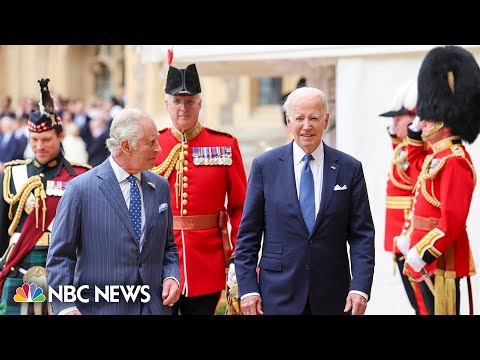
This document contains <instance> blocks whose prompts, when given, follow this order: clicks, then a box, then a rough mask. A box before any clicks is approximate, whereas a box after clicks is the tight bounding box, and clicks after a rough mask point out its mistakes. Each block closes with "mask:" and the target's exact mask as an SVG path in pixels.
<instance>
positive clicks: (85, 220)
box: [47, 159, 180, 315]
mask: <svg viewBox="0 0 480 360" xmlns="http://www.w3.org/2000/svg"><path fill="white" fill-rule="evenodd" d="M141 178H142V181H141V184H142V185H141V186H142V193H143V203H142V204H143V206H144V209H145V217H146V219H145V227H146V228H145V237H144V243H143V247H142V250H141V251H140V246H139V244H138V242H137V240H136V239H135V232H134V229H133V224H132V221H131V219H130V217H129V215H128V209H127V205H126V203H125V200H124V198H123V195H122V192H121V190H120V186H119V184H118V182H117V179H116V177H115V174H114V172H113V169H112V167H111V165H110V163H109V161H108V159H107V160H106V161H104V162H103V163H102V164H101V165H99V166H97V167H95V168H93V169H92V170H90V171H88V172H86V173H85V174H82V175H80V176H78V177H76V178H75V179H73V180H71V181H70V182H69V184H68V186H67V189H66V191H65V193H64V195H63V197H62V199H61V200H60V203H59V205H58V208H57V215H56V219H55V223H54V226H53V229H52V240H51V243H50V248H49V252H48V257H47V280H48V283H49V285H50V286H51V287H52V288H53V289H55V290H56V291H58V289H59V286H60V285H74V286H75V287H76V288H77V289H78V287H80V286H81V285H88V290H83V291H82V293H81V294H82V296H83V297H84V298H88V299H89V302H88V303H82V302H80V301H78V299H77V301H76V302H75V303H74V304H72V303H66V302H61V301H59V300H57V299H56V298H55V297H54V298H53V299H52V305H53V311H54V313H55V314H56V313H58V312H59V311H61V310H62V309H65V308H68V307H71V306H77V308H78V309H79V310H80V312H81V313H82V314H86V315H103V314H106V315H111V314H119V315H120V314H122V315H123V314H126V315H127V314H128V315H138V314H140V313H141V311H142V310H141V307H142V303H141V301H140V299H141V297H142V296H141V294H139V296H138V297H137V300H136V301H135V302H132V301H131V300H130V301H128V302H127V301H125V300H124V298H123V296H122V294H121V293H120V296H119V302H106V301H101V302H95V297H94V291H95V286H97V287H98V288H99V289H102V291H103V290H104V289H105V286H106V285H149V287H150V288H149V294H150V301H149V303H148V304H147V305H148V306H150V310H151V313H152V314H156V315H159V314H171V309H170V307H168V306H164V305H163V304H162V298H161V294H162V283H163V280H164V279H165V278H166V277H171V276H173V277H175V278H176V279H178V280H179V279H180V269H179V263H178V250H177V247H176V245H175V242H174V237H173V217H172V210H171V205H170V204H171V203H170V189H169V185H168V182H167V181H166V180H165V179H164V178H163V177H160V176H158V175H155V174H154V173H152V172H149V171H145V172H142V175H141ZM148 182H150V183H153V184H155V188H154V187H152V186H150V185H148ZM165 203H166V204H168V206H167V208H166V209H165V210H162V211H160V208H162V209H163V208H165V206H162V207H161V205H162V204H165ZM143 298H145V297H144V296H143ZM143 306H145V304H143Z"/></svg>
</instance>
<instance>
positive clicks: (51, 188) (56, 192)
mask: <svg viewBox="0 0 480 360" xmlns="http://www.w3.org/2000/svg"><path fill="white" fill-rule="evenodd" d="M67 183H68V181H56V180H47V188H46V189H45V192H46V194H47V195H48V196H63V193H64V192H65V189H66V187H67Z"/></svg>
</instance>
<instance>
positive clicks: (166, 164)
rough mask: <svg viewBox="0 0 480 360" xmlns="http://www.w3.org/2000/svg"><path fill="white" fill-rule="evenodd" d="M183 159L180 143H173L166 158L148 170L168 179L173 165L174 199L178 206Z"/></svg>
mask: <svg viewBox="0 0 480 360" xmlns="http://www.w3.org/2000/svg"><path fill="white" fill-rule="evenodd" d="M184 159H185V154H184V153H183V151H182V144H181V143H180V144H177V145H175V146H174V147H173V148H172V150H171V151H170V154H168V156H167V158H166V159H165V160H164V161H163V162H162V163H161V164H160V165H158V166H155V167H153V168H152V169H150V171H152V172H154V173H155V174H157V175H161V174H162V173H164V174H163V177H164V178H165V179H167V180H168V178H169V177H170V174H171V173H172V171H173V168H174V167H175V170H177V177H176V180H175V201H176V205H177V208H178V197H179V196H180V182H181V181H182V179H183V161H184Z"/></svg>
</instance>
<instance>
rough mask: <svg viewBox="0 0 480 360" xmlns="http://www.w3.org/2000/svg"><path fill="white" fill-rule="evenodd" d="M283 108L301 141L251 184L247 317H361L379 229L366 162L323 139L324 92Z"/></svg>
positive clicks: (244, 280)
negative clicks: (366, 174) (366, 175)
mask: <svg viewBox="0 0 480 360" xmlns="http://www.w3.org/2000/svg"><path fill="white" fill-rule="evenodd" d="M284 110H285V112H286V114H287V123H288V127H289V129H290V130H291V132H292V134H293V135H294V140H293V141H292V142H291V143H289V144H287V145H284V146H281V147H278V148H276V149H273V150H270V151H267V152H265V153H264V154H262V155H260V156H259V157H257V158H255V159H254V161H253V164H252V168H251V171H250V176H249V179H248V188H247V196H246V199H245V207H244V212H243V216H242V220H241V223H240V228H239V231H238V238H237V245H236V249H235V273H236V279H237V282H238V290H239V297H240V299H241V307H242V311H243V313H244V314H245V315H261V314H267V315H301V314H305V315H311V314H313V315H317V314H336V315H339V314H352V315H363V314H364V313H365V310H366V308H367V301H368V300H369V298H370V291H371V287H372V281H373V273H374V263H375V244H374V238H375V229H374V225H373V220H372V215H371V211H370V205H369V201H368V194H367V187H366V184H365V178H364V175H363V170H362V164H361V163H360V161H358V160H356V159H355V158H353V157H352V156H350V155H347V154H345V153H343V152H341V151H338V150H335V149H333V148H331V147H329V146H327V145H326V144H325V143H324V142H323V141H322V137H323V133H324V131H325V129H326V128H327V126H328V122H329V116H330V114H329V111H328V102H327V99H326V96H325V94H324V92H322V91H321V90H319V89H316V88H310V87H303V88H299V89H296V90H294V91H293V92H292V93H291V94H290V95H289V96H288V97H287V100H286V101H285V104H284ZM262 241H263V247H262V255H261V258H260V262H259V263H258V254H259V251H260V247H261V245H262ZM348 247H349V251H348ZM257 263H258V267H259V268H260V271H259V273H258V274H257V271H256V270H257ZM350 269H351V271H352V273H350Z"/></svg>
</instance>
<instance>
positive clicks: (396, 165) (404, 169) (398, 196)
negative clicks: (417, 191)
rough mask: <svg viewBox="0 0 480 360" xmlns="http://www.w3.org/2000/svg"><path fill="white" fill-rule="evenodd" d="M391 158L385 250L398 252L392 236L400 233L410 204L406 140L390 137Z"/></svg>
mask: <svg viewBox="0 0 480 360" xmlns="http://www.w3.org/2000/svg"><path fill="white" fill-rule="evenodd" d="M392 145H393V149H394V150H393V158H392V161H391V165H390V171H389V172H388V180H387V198H386V212H385V241H384V248H385V250H386V251H392V252H394V253H396V254H400V253H401V252H400V250H398V249H397V248H396V247H395V248H394V245H393V238H394V237H395V236H398V234H400V231H401V230H402V226H403V224H404V223H405V220H406V219H407V215H408V212H409V210H410V207H411V205H412V188H413V187H412V182H411V178H410V176H409V175H408V168H409V166H408V161H407V142H406V141H400V140H399V139H398V138H392Z"/></svg>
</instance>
